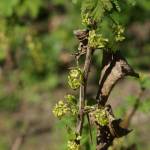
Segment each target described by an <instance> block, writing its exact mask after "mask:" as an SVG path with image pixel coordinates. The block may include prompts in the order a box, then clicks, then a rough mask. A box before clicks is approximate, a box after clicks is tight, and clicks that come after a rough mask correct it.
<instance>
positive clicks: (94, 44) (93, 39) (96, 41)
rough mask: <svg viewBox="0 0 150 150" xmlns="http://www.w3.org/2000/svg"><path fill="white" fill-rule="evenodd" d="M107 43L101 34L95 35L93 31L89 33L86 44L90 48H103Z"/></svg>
mask: <svg viewBox="0 0 150 150" xmlns="http://www.w3.org/2000/svg"><path fill="white" fill-rule="evenodd" d="M107 43H108V39H106V38H104V37H103V36H102V34H96V32H95V30H92V31H90V32H89V38H88V44H89V46H90V47H91V48H99V49H101V48H104V47H105V46H106V44H107Z"/></svg>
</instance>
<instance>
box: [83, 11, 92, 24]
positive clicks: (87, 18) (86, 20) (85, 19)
mask: <svg viewBox="0 0 150 150" xmlns="http://www.w3.org/2000/svg"><path fill="white" fill-rule="evenodd" d="M82 24H83V25H86V26H89V25H90V24H91V19H90V15H89V13H82Z"/></svg>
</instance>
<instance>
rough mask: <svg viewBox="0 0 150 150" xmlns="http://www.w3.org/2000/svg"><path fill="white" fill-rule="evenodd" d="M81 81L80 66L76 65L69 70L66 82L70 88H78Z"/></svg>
mask: <svg viewBox="0 0 150 150" xmlns="http://www.w3.org/2000/svg"><path fill="white" fill-rule="evenodd" d="M82 83H83V73H82V71H81V69H80V68H78V67H76V68H73V69H71V70H70V72H69V75H68V84H69V86H70V87H71V89H73V90H76V89H78V88H79V87H80V86H81V84H82Z"/></svg>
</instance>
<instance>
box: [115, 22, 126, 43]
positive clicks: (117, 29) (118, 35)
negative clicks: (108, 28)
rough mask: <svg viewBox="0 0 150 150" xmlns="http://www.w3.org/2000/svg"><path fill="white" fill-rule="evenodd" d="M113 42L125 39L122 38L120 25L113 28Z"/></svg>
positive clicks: (122, 29) (122, 31) (122, 32)
mask: <svg viewBox="0 0 150 150" xmlns="http://www.w3.org/2000/svg"><path fill="white" fill-rule="evenodd" d="M114 32H115V40H116V42H121V41H123V40H124V39H125V37H124V28H123V27H122V26H121V25H117V26H116V27H115V31H114Z"/></svg>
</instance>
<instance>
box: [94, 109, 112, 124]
mask: <svg viewBox="0 0 150 150" xmlns="http://www.w3.org/2000/svg"><path fill="white" fill-rule="evenodd" d="M93 116H94V118H95V121H96V122H97V123H98V124H100V125H101V126H106V125H107V124H108V123H109V120H108V117H107V114H106V111H105V109H103V108H100V109H96V110H95V111H94V113H93Z"/></svg>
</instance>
